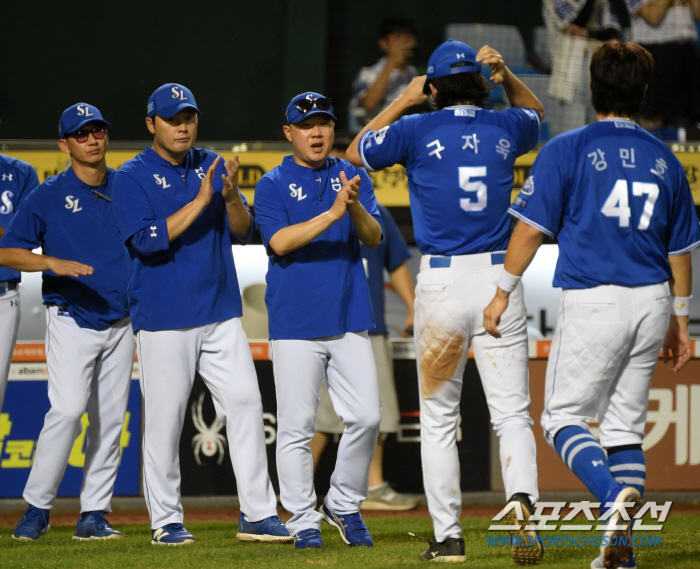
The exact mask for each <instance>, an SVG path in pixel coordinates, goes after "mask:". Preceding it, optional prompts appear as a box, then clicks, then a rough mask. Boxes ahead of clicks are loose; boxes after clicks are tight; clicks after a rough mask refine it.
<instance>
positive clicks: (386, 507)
mask: <svg viewBox="0 0 700 569" xmlns="http://www.w3.org/2000/svg"><path fill="white" fill-rule="evenodd" d="M416 507H418V503H415V504H404V505H403V506H397V505H396V504H388V503H387V502H370V501H369V500H365V501H364V502H363V504H362V506H360V510H382V511H384V512H387V511H388V512H392V511H393V512H406V511H408V510H413V509H415V508H416Z"/></svg>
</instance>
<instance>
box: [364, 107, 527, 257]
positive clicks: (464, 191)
mask: <svg viewBox="0 0 700 569" xmlns="http://www.w3.org/2000/svg"><path fill="white" fill-rule="evenodd" d="M539 121H540V116H539V113H537V111H533V110H530V109H508V110H507V111H501V112H495V111H488V110H484V109H481V108H479V107H474V106H470V105H459V106H453V107H446V108H444V109H442V110H440V111H436V112H433V113H428V114H425V115H411V116H407V117H404V118H402V119H401V120H399V121H398V122H396V123H394V124H393V125H391V126H390V127H389V128H388V129H385V130H381V131H378V132H377V133H375V134H374V137H373V138H372V137H369V136H368V137H366V138H364V139H363V141H362V142H361V145H360V146H361V150H362V152H361V155H362V158H363V162H364V163H365V165H366V166H368V167H369V168H370V169H378V168H381V167H385V166H386V165H389V163H391V164H393V163H395V162H398V163H401V164H404V165H405V166H406V170H407V175H408V182H409V190H410V197H411V212H412V214H413V222H414V231H415V238H416V243H417V244H418V247H419V248H420V250H421V252H422V253H424V254H433V255H466V254H474V253H484V252H491V251H500V250H505V248H506V246H507V244H508V235H509V227H510V221H509V218H508V215H507V213H506V212H507V210H508V206H509V205H510V201H511V191H512V188H513V167H514V164H515V159H516V158H517V157H518V156H520V155H521V154H524V153H526V152H528V151H529V150H531V149H532V148H533V147H534V145H535V144H536V143H537V140H538V136H539Z"/></svg>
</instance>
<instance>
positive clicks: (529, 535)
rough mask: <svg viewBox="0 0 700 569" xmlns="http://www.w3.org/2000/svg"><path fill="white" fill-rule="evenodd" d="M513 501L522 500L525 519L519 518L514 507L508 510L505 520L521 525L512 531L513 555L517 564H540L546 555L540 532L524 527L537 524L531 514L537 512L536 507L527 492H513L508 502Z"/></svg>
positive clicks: (507, 522)
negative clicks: (532, 519) (531, 519)
mask: <svg viewBox="0 0 700 569" xmlns="http://www.w3.org/2000/svg"><path fill="white" fill-rule="evenodd" d="M512 502H520V504H521V505H522V511H523V520H522V522H521V521H519V520H518V518H517V515H516V512H515V510H514V509H511V511H510V512H508V514H507V515H506V518H505V520H504V521H505V522H506V524H508V525H512V526H518V525H519V526H520V529H517V530H511V532H510V535H511V538H512V540H513V545H512V547H511V550H510V554H511V557H512V558H513V561H514V562H515V564H516V565H539V564H540V563H542V557H543V556H544V547H542V541H541V540H540V534H539V532H538V531H537V530H525V529H524V528H525V526H527V525H535V524H534V522H532V521H530V516H531V515H532V514H533V513H534V512H535V509H534V508H533V507H532V504H530V500H529V499H528V497H527V494H520V493H518V494H513V495H512V496H511V497H510V500H508V504H509V505H510V504H511V503H512Z"/></svg>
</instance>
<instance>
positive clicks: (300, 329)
mask: <svg viewBox="0 0 700 569" xmlns="http://www.w3.org/2000/svg"><path fill="white" fill-rule="evenodd" d="M343 171H344V172H345V175H346V176H347V178H348V179H351V178H353V177H354V176H355V175H358V174H359V176H360V178H361V185H360V196H359V197H360V203H362V205H363V206H364V207H365V209H366V210H367V211H368V212H369V214H370V215H372V216H373V217H374V218H375V219H376V220H377V221H381V220H380V217H379V211H378V210H377V200H376V198H375V197H374V189H373V187H372V182H371V180H370V179H369V176H368V175H367V172H365V171H364V170H363V169H362V168H356V167H355V166H353V165H352V164H350V163H349V162H347V161H346V160H340V159H338V158H330V157H329V158H327V159H326V162H325V163H324V164H323V166H322V167H321V168H320V169H318V170H314V169H312V168H306V167H304V166H300V165H299V164H297V163H296V162H294V158H293V157H292V156H285V158H284V160H283V161H282V164H280V165H279V166H277V167H276V168H275V169H274V170H272V171H270V172H268V173H267V174H265V175H264V176H263V177H262V178H261V180H260V181H259V182H258V185H257V187H256V188H255V219H256V221H257V222H258V225H259V227H260V234H261V235H262V238H263V243H264V244H265V247H266V248H267V252H268V255H269V256H270V261H269V268H268V271H267V292H266V293H265V304H266V305H267V310H268V314H269V328H270V338H272V339H275V340H301V339H307V338H322V337H325V336H335V335H337V334H344V333H346V332H357V331H360V330H368V329H370V328H374V320H373V319H372V307H371V304H370V298H369V289H368V287H367V278H366V277H365V271H364V267H363V263H362V256H361V255H360V241H359V239H358V238H357V234H356V233H355V228H354V226H353V224H352V222H351V221H350V214H349V213H346V214H345V216H344V217H343V218H342V219H340V220H339V221H337V222H336V223H334V224H333V225H331V226H330V227H329V228H328V229H327V230H326V231H324V232H323V233H321V235H319V236H318V237H317V238H316V239H314V240H313V241H312V242H311V243H309V244H308V245H305V246H304V247H301V248H300V249H297V250H296V251H292V252H291V253H288V254H286V255H282V256H280V255H276V254H275V252H274V251H273V250H272V248H270V246H269V244H270V239H271V238H272V236H273V235H274V234H275V233H277V232H278V231H279V230H280V229H282V228H284V227H288V226H290V225H296V224H297V223H303V222H304V221H308V220H310V219H312V218H314V217H316V216H318V215H321V214H322V213H324V212H326V211H328V210H329V209H330V208H331V206H332V205H333V203H334V202H335V198H336V196H337V194H338V191H339V190H340V189H341V188H342V187H343V186H342V184H341V182H340V172H343Z"/></svg>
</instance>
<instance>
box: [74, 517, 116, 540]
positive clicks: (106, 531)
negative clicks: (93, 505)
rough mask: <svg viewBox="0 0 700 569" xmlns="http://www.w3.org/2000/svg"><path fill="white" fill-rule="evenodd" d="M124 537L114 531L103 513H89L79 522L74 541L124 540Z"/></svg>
mask: <svg viewBox="0 0 700 569" xmlns="http://www.w3.org/2000/svg"><path fill="white" fill-rule="evenodd" d="M123 537H124V535H123V534H122V533H121V532H118V531H117V530H115V529H113V528H112V526H111V525H109V522H108V521H107V520H106V519H105V518H104V516H103V515H102V512H88V513H87V514H85V515H84V516H82V517H81V518H80V519H79V520H78V526H77V527H76V528H75V535H74V536H73V539H122V538H123Z"/></svg>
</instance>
